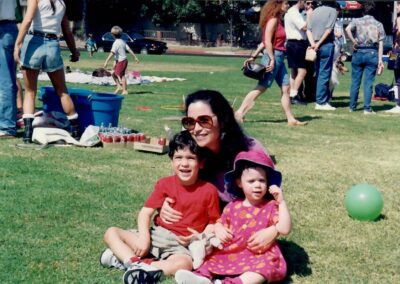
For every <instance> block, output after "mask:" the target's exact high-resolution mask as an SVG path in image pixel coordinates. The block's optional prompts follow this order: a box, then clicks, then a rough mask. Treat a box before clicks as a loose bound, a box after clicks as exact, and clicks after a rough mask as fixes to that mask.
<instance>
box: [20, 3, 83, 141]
mask: <svg viewBox="0 0 400 284" xmlns="http://www.w3.org/2000/svg"><path fill="white" fill-rule="evenodd" d="M65 11H66V6H65V3H64V1H63V0H28V7H27V11H26V14H25V17H24V20H23V21H22V23H21V26H20V29H19V33H18V37H17V41H16V43H15V48H14V58H15V61H17V62H19V63H20V65H21V69H22V73H23V76H24V83H25V94H24V96H25V97H24V102H23V109H24V114H23V119H24V124H25V130H24V134H23V138H22V139H23V141H24V143H32V133H33V128H32V122H33V118H34V116H33V113H34V110H35V98H36V91H37V82H38V75H39V72H40V71H44V72H47V74H48V75H49V77H50V80H51V82H52V84H53V86H54V89H55V90H56V93H57V95H58V96H59V97H60V99H61V105H62V107H63V110H64V112H65V113H66V114H67V118H68V120H69V122H70V129H69V130H70V132H71V135H72V137H74V138H76V139H77V138H78V137H79V135H80V132H79V123H78V113H77V112H76V111H75V107H74V103H73V102H72V99H71V97H70V96H69V95H68V91H67V86H66V83H65V73H64V63H63V60H62V57H61V49H60V45H59V35H60V33H61V31H62V33H63V36H64V39H65V41H66V43H67V45H68V48H69V50H70V51H71V56H70V58H71V59H70V60H71V62H76V61H78V60H79V55H80V54H79V51H78V50H77V49H76V46H75V40H74V36H73V34H72V32H71V30H70V28H69V21H68V18H67V15H66V14H65Z"/></svg>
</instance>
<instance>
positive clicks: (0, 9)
mask: <svg viewBox="0 0 400 284" xmlns="http://www.w3.org/2000/svg"><path fill="white" fill-rule="evenodd" d="M16 7H17V3H16V2H15V1H11V0H0V21H1V20H15V8H16Z"/></svg>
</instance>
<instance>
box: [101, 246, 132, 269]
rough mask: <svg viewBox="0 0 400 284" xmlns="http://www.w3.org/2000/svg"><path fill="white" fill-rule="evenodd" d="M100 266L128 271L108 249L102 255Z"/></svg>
mask: <svg viewBox="0 0 400 284" xmlns="http://www.w3.org/2000/svg"><path fill="white" fill-rule="evenodd" d="M100 264H101V265H102V266H104V267H107V268H111V267H114V268H117V269H119V270H126V268H125V266H124V264H123V263H122V262H121V261H119V260H118V258H117V257H116V256H115V255H114V254H113V252H112V251H111V250H110V249H109V248H108V249H105V250H104V251H103V252H102V253H101V255H100Z"/></svg>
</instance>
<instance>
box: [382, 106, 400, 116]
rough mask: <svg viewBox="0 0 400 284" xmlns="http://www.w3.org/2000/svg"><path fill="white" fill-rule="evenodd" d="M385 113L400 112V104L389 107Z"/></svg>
mask: <svg viewBox="0 0 400 284" xmlns="http://www.w3.org/2000/svg"><path fill="white" fill-rule="evenodd" d="M385 113H393V114H400V106H395V107H394V108H391V109H388V110H387V111H385Z"/></svg>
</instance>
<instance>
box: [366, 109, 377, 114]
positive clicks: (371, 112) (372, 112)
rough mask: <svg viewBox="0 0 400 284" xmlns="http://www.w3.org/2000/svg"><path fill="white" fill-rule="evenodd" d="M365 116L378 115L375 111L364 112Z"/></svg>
mask: <svg viewBox="0 0 400 284" xmlns="http://www.w3.org/2000/svg"><path fill="white" fill-rule="evenodd" d="M364 114H365V115H370V114H376V112H374V111H373V110H364Z"/></svg>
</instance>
